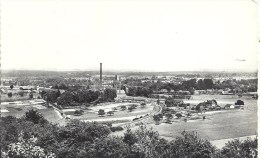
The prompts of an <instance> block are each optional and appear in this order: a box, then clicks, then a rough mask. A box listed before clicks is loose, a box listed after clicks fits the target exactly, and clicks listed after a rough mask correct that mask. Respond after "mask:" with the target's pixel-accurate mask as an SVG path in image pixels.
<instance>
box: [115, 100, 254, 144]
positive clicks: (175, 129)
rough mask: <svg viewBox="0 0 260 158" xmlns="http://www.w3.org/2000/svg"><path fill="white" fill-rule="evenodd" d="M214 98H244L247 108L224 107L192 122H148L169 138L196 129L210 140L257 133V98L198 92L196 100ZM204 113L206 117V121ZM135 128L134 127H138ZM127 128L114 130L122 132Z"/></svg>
mask: <svg viewBox="0 0 260 158" xmlns="http://www.w3.org/2000/svg"><path fill="white" fill-rule="evenodd" d="M210 99H216V100H217V102H220V103H221V104H223V105H224V104H226V103H233V104H234V103H235V102H236V100H238V99H241V100H243V101H244V102H245V106H244V110H238V109H233V110H223V111H221V112H206V113H202V114H200V115H199V116H200V118H201V119H197V120H189V121H188V122H184V121H178V119H175V120H176V121H173V122H172V124H166V123H161V124H160V125H155V123H154V122H153V123H149V124H147V126H148V128H150V127H152V128H153V130H155V131H158V132H159V133H160V135H161V136H162V137H163V138H166V139H168V140H172V139H174V138H175V137H176V136H180V135H181V132H182V131H184V130H185V131H196V132H197V133H198V134H199V135H200V137H201V138H206V139H208V140H211V141H212V140H219V139H228V138H237V137H244V136H250V135H256V134H257V100H255V99H252V98H250V97H242V98H238V97H237V96H226V95H194V96H193V100H190V101H193V102H201V101H206V100H210ZM202 116H206V119H205V120H202ZM137 128H138V127H133V128H132V129H133V130H134V129H137ZM123 132H124V131H120V132H117V133H114V134H115V135H122V134H123Z"/></svg>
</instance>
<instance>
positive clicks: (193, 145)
mask: <svg viewBox="0 0 260 158" xmlns="http://www.w3.org/2000/svg"><path fill="white" fill-rule="evenodd" d="M168 150H169V151H170V152H169V153H170V155H171V156H168V157H189V158H211V157H214V154H215V153H216V149H215V147H214V146H213V145H212V144H211V143H210V142H209V141H208V140H203V139H200V137H199V136H198V134H197V133H195V132H186V131H183V132H182V136H181V137H177V138H176V139H175V140H173V141H171V142H170V146H169V149H168ZM166 157H167V156H166Z"/></svg>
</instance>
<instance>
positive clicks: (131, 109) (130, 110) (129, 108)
mask: <svg viewBox="0 0 260 158" xmlns="http://www.w3.org/2000/svg"><path fill="white" fill-rule="evenodd" d="M127 109H128V110H129V112H132V111H133V110H134V109H135V108H134V107H133V106H129V107H128V108H127Z"/></svg>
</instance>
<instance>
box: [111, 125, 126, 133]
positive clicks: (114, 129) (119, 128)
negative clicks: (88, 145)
mask: <svg viewBox="0 0 260 158" xmlns="http://www.w3.org/2000/svg"><path fill="white" fill-rule="evenodd" d="M110 130H111V131H112V132H116V131H122V130H124V128H123V127H121V126H117V127H110Z"/></svg>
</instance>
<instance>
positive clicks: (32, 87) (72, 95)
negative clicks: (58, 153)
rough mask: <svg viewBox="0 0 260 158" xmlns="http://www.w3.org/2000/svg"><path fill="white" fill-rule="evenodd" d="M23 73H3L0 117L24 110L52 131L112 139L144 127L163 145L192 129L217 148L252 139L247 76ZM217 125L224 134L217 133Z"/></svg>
mask: <svg viewBox="0 0 260 158" xmlns="http://www.w3.org/2000/svg"><path fill="white" fill-rule="evenodd" d="M30 73H31V72H30V71H21V74H19V73H17V74H19V75H13V74H12V72H4V73H3V74H4V75H3V78H2V82H1V88H0V91H1V101H2V102H1V116H2V117H6V116H14V117H16V118H21V117H23V115H24V113H26V112H28V110H29V111H30V110H31V112H40V113H41V114H42V115H43V116H44V118H46V119H47V120H48V121H50V122H52V123H55V124H59V125H60V126H69V125H70V124H72V123H73V122H74V120H80V121H82V122H97V123H99V124H102V125H104V126H107V127H109V128H110V130H111V131H112V133H111V135H114V136H121V135H123V134H124V133H125V132H126V130H127V129H129V128H130V129H132V130H134V131H135V130H137V128H138V127H139V126H140V125H146V126H147V127H151V128H153V130H155V131H158V132H159V134H160V135H161V136H162V137H163V138H165V139H167V140H173V139H174V138H175V137H177V136H179V135H180V133H181V132H182V131H185V130H191V131H193V130H196V131H197V132H198V133H199V134H200V135H201V137H202V138H206V139H209V140H210V141H211V143H213V144H214V145H216V146H219V148H221V147H223V142H222V143H219V142H221V140H224V139H230V138H238V137H241V138H243V137H245V136H246V138H247V137H248V136H250V137H252V138H254V137H256V134H257V99H258V93H257V75H256V74H254V73H251V74H238V73H233V74H230V73H227V75H226V76H225V75H223V74H222V77H221V78H218V77H215V76H217V73H214V72H212V73H209V74H210V75H209V74H208V75H207V76H205V74H199V73H198V74H195V73H194V74H173V75H169V74H167V76H164V75H161V74H160V73H158V74H160V75H155V74H152V75H151V76H149V75H146V76H142V75H139V74H134V75H133V74H129V75H128V74H121V75H118V74H116V75H109V74H107V72H105V73H104V72H103V71H102V63H100V72H99V74H97V73H98V72H96V74H95V73H94V72H92V73H93V74H92V75H90V74H86V75H85V74H84V73H85V72H77V73H74V72H66V73H65V72H62V74H61V75H63V76H62V77H60V76H55V75H54V74H52V73H53V72H41V75H42V76H40V75H37V76H30V75H31V74H30ZM78 73H80V75H79V76H76V75H78ZM103 73H104V74H103ZM66 75H67V76H66ZM243 75H245V76H246V77H245V76H243ZM28 76H29V77H28ZM65 76H66V77H65ZM84 76H86V77H84ZM204 77H206V78H204ZM214 77H215V78H214ZM249 120H251V121H250V122H248V121H249ZM223 122H225V124H223ZM223 125H225V126H228V127H229V128H227V129H226V130H225V129H224V130H223V128H222V127H223ZM241 125H242V126H241ZM205 126H207V128H206V129H205ZM246 127H250V128H246ZM172 129H174V131H172ZM236 131H240V132H236Z"/></svg>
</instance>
